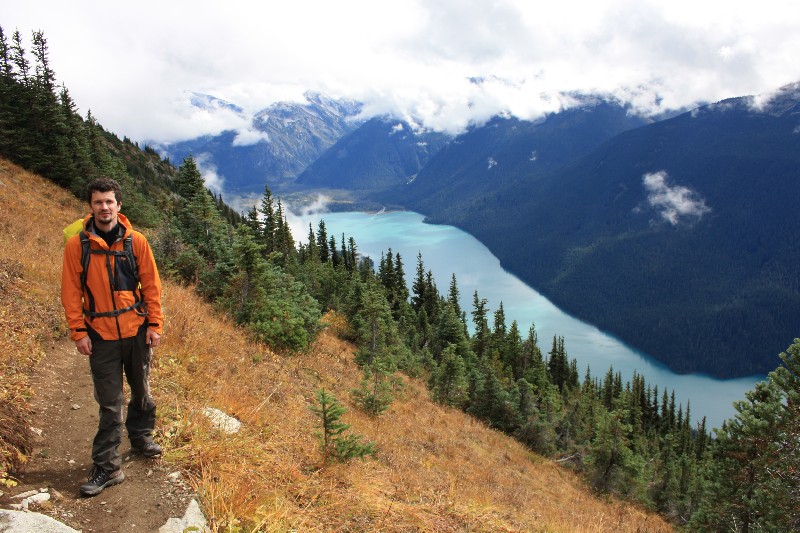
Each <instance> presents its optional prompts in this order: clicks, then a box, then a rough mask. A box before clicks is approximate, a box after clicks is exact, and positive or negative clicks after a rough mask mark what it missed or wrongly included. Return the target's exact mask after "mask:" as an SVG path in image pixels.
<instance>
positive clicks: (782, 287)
mask: <svg viewBox="0 0 800 533" xmlns="http://www.w3.org/2000/svg"><path fill="white" fill-rule="evenodd" d="M798 105H799V104H798V87H797V85H794V86H789V87H785V88H784V89H782V90H781V91H780V92H778V93H777V94H776V95H775V96H774V97H773V98H772V99H770V100H769V101H768V102H766V103H765V104H763V105H762V106H761V107H756V106H755V102H754V101H753V99H751V98H736V99H730V100H726V101H723V102H719V103H717V104H713V105H708V106H704V107H701V108H698V109H697V110H695V111H693V112H690V113H685V114H683V115H680V116H678V117H674V118H672V119H668V120H665V121H661V122H658V123H655V124H652V125H648V126H645V127H642V128H638V129H636V130H632V131H628V132H625V133H622V134H620V135H618V136H617V137H615V138H613V139H612V140H610V141H608V142H607V143H606V144H604V145H603V146H602V147H601V148H600V149H598V150H597V151H595V152H594V153H592V154H590V155H588V156H586V157H584V158H582V159H580V160H578V161H576V162H574V163H572V164H570V165H568V166H565V167H563V168H561V169H558V170H556V171H554V172H551V173H550V174H548V175H547V176H545V177H542V178H540V179H538V180H536V181H533V182H521V181H520V182H517V183H513V184H510V185H508V186H507V187H505V188H501V189H500V190H497V191H495V192H494V193H492V194H490V195H488V196H482V197H480V198H476V199H475V200H474V201H473V202H472V203H470V204H467V205H465V206H462V207H460V208H458V209H456V210H453V209H452V208H450V207H448V206H441V210H440V209H439V208H434V207H430V210H429V211H427V213H426V214H429V215H430V218H431V219H433V220H436V221H438V222H447V223H452V224H455V225H458V226H460V227H462V228H464V229H466V230H467V231H469V232H470V233H472V234H474V235H475V236H476V237H478V238H479V239H480V240H481V241H483V242H484V243H486V244H487V245H488V246H489V248H490V249H492V250H493V252H494V253H495V254H496V255H497V256H498V257H500V259H501V261H502V263H503V265H504V266H505V267H506V268H508V269H509V270H511V271H512V272H514V273H516V274H518V275H519V276H520V277H521V278H522V279H524V280H526V281H527V282H529V283H531V284H532V285H533V286H534V287H536V288H537V289H539V290H541V291H542V292H543V293H545V294H546V295H547V296H548V297H549V298H551V299H552V300H553V301H554V302H555V303H556V304H557V305H559V306H560V307H562V308H564V309H566V310H568V311H570V312H572V313H575V314H576V315H578V316H580V317H582V318H584V319H586V320H589V321H590V322H592V323H594V324H597V325H598V326H600V327H601V328H603V329H607V330H609V331H611V332H612V333H614V334H616V335H618V336H620V337H621V338H622V339H624V340H625V341H626V342H629V343H631V344H632V345H634V346H636V347H638V348H640V349H642V350H643V351H645V352H647V353H649V354H651V355H653V356H655V357H656V358H658V359H660V360H661V361H663V362H665V363H666V364H667V365H668V366H669V367H670V368H672V369H673V370H675V371H678V372H693V371H699V372H706V373H709V374H711V375H715V376H719V377H735V376H742V375H750V374H758V373H765V372H767V371H769V369H770V368H772V367H773V366H774V364H775V360H774V359H773V358H771V357H765V355H766V356H769V355H770V354H775V353H778V351H779V350H780V341H779V339H780V338H786V337H787V336H788V337H791V336H793V335H796V334H797V331H799V330H800V319H798V315H797V313H796V310H797V309H798V308H800V271H799V270H798V269H797V268H796V265H797V264H798V260H800V219H798V217H797V216H795V211H796V206H797V205H798V201H800V184H798V179H800V113H798ZM442 212H444V213H446V215H445V216H442V215H441V213H442Z"/></svg>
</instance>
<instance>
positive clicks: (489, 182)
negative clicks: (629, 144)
mask: <svg viewBox="0 0 800 533" xmlns="http://www.w3.org/2000/svg"><path fill="white" fill-rule="evenodd" d="M579 99H580V100H581V102H582V104H581V105H580V106H577V107H574V108H570V109H567V110H564V111H562V112H559V113H554V114H551V115H548V116H547V117H545V118H544V119H542V120H539V121H536V122H531V121H524V120H519V119H516V118H503V117H497V118H494V119H493V120H491V121H489V122H488V123H487V124H486V125H483V126H480V127H475V128H473V129H471V130H470V131H468V132H466V133H464V134H462V135H460V136H458V137H457V138H456V139H455V140H454V141H453V142H451V143H450V144H449V145H447V146H446V147H445V148H443V149H442V150H441V151H440V152H439V153H438V154H436V156H434V157H433V158H432V159H431V161H430V162H429V163H428V165H426V166H425V167H424V168H423V169H422V170H421V171H420V173H419V175H418V176H417V178H416V179H415V180H414V181H413V183H410V184H409V185H408V186H406V187H403V188H400V189H397V190H392V191H390V192H388V193H387V194H384V195H382V197H383V199H384V200H386V201H387V202H388V201H395V202H399V203H401V204H403V205H406V206H408V207H410V208H412V209H415V210H418V211H420V212H423V213H426V214H428V215H429V216H430V217H431V218H432V219H445V218H447V217H449V216H450V213H455V212H458V211H459V210H460V209H461V207H463V205H465V204H466V203H469V202H470V201H471V200H472V199H474V198H480V197H481V196H482V195H484V194H487V193H491V192H493V191H495V190H497V189H498V188H499V187H502V186H504V185H507V184H509V183H512V182H514V181H516V180H523V181H530V180H532V179H536V177H537V176H541V175H543V174H544V173H546V172H548V171H552V170H553V169H557V168H559V167H561V166H563V165H565V164H566V163H569V162H570V161H573V160H575V159H577V158H578V157H581V156H583V155H586V154H588V153H589V152H591V151H592V150H594V149H595V148H597V147H598V146H600V144H602V143H603V142H605V141H607V140H608V139H610V138H611V137H613V136H614V135H616V134H618V133H621V132H623V131H626V130H630V129H633V128H637V127H640V126H642V125H644V124H646V123H647V120H646V119H645V118H643V117H640V116H637V115H634V114H632V113H631V112H630V110H629V109H628V108H626V107H625V106H623V105H621V104H620V103H618V102H614V101H608V100H603V99H599V98H595V97H588V96H584V97H579Z"/></svg>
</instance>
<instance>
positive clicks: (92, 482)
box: [81, 466, 125, 496]
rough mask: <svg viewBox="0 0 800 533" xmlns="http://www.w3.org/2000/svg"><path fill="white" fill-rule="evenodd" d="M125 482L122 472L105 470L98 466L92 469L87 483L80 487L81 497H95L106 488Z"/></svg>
mask: <svg viewBox="0 0 800 533" xmlns="http://www.w3.org/2000/svg"><path fill="white" fill-rule="evenodd" d="M123 481H125V474H124V473H123V472H122V470H105V469H103V468H100V467H99V466H95V467H94V468H92V473H91V474H90V475H89V481H88V482H86V483H84V484H83V485H81V494H82V495H83V496H97V495H98V494H100V493H101V492H103V489H105V488H106V487H111V486H113V485H119V484H120V483H122V482H123Z"/></svg>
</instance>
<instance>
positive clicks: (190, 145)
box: [161, 92, 361, 194]
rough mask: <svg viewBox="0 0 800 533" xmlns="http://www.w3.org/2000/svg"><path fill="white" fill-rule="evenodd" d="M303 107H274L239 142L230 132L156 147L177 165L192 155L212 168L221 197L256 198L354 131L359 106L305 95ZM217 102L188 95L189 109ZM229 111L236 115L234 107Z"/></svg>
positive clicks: (256, 119)
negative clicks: (221, 187) (219, 180)
mask: <svg viewBox="0 0 800 533" xmlns="http://www.w3.org/2000/svg"><path fill="white" fill-rule="evenodd" d="M305 98H306V102H304V103H294V102H278V103H275V104H273V105H271V106H270V107H268V108H267V109H264V110H263V111H260V112H258V113H257V114H256V115H255V116H254V117H253V119H252V131H251V132H248V136H250V137H252V139H249V140H247V139H245V138H244V137H242V136H241V135H240V134H239V133H237V132H235V131H226V132H223V133H221V134H219V135H215V136H204V137H199V138H196V139H191V140H188V141H183V142H179V143H175V144H172V145H169V146H162V147H161V149H162V151H164V152H166V154H167V155H168V156H169V158H170V159H171V160H173V161H175V162H176V163H177V164H180V162H181V161H182V160H183V158H185V157H186V156H188V155H189V154H192V155H194V157H195V158H196V159H197V160H198V162H199V163H200V164H201V166H206V167H213V168H214V169H215V171H216V173H217V174H218V175H219V176H221V177H222V178H223V179H224V190H225V193H226V194H238V193H247V192H254V193H262V192H263V191H264V185H265V184H267V183H268V184H270V186H271V187H279V186H280V185H282V184H285V183H287V182H291V181H293V180H294V179H295V178H296V177H297V176H298V175H300V173H302V172H303V170H305V168H306V167H307V166H308V165H309V164H311V163H312V162H313V161H315V160H316V159H317V158H318V157H319V156H320V155H322V153H324V152H325V150H327V149H328V148H329V147H330V146H332V145H333V144H334V143H335V142H336V141H337V140H339V139H340V138H341V137H342V136H343V135H345V134H347V133H349V132H351V131H353V130H354V129H355V128H357V127H358V125H359V122H357V121H356V120H355V117H356V116H357V115H358V113H359V111H360V108H361V106H360V104H358V103H357V102H354V101H352V100H347V99H332V98H329V97H326V96H324V95H322V94H319V93H313V92H307V93H306V94H305ZM220 102H222V101H220V100H219V99H215V98H213V97H208V96H205V95H194V96H193V98H192V103H193V105H197V106H209V105H211V106H214V107H216V108H219V107H220ZM226 108H227V109H230V110H239V112H241V109H240V108H238V107H237V106H235V105H234V104H228V106H226Z"/></svg>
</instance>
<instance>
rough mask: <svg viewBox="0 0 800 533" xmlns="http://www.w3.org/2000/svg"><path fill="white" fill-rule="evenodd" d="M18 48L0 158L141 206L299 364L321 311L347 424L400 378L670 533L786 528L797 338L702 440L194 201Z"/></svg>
mask: <svg viewBox="0 0 800 533" xmlns="http://www.w3.org/2000/svg"><path fill="white" fill-rule="evenodd" d="M33 35H34V39H33V42H34V56H35V58H36V61H35V65H34V67H33V69H32V67H31V65H30V64H29V63H28V62H27V59H26V54H25V52H24V49H23V48H22V41H21V37H20V35H19V32H15V33H14V36H13V38H12V42H11V44H8V42H7V39H6V37H5V35H4V34H3V33H2V29H1V28H0V62H2V65H0V69H2V71H1V72H0V97H1V98H0V151H1V152H0V153H2V155H4V156H6V157H9V158H10V159H12V160H13V161H15V162H17V163H18V164H20V165H21V166H23V167H25V168H28V169H30V170H32V171H35V172H38V173H40V174H42V175H43V176H45V177H47V178H49V179H51V180H53V181H55V182H56V183H58V184H60V185H62V186H64V187H67V188H69V189H71V190H73V191H74V192H75V193H76V194H79V195H81V196H82V194H83V191H82V188H83V186H84V185H85V182H86V180H87V179H91V177H94V176H97V175H110V176H112V177H115V178H117V179H119V180H120V181H121V182H122V183H123V184H124V186H125V187H126V189H131V195H132V197H133V200H134V201H133V202H131V203H133V205H134V207H135V206H136V205H139V209H134V211H133V212H132V213H131V218H132V219H133V220H134V222H141V221H145V220H146V221H149V222H151V223H152V222H153V221H155V222H156V224H157V228H155V232H154V238H153V240H152V242H153V248H154V252H155V253H156V255H157V260H158V262H159V264H160V265H161V268H162V270H163V272H164V275H165V276H168V277H170V278H172V279H174V280H175V281H177V282H180V283H185V284H188V285H191V286H194V287H195V288H196V290H197V291H198V292H199V293H200V294H201V295H203V296H204V297H205V298H206V299H207V300H208V301H209V302H211V303H212V304H213V305H214V306H215V307H217V308H218V309H219V310H220V311H222V312H225V313H227V314H228V315H230V316H231V317H232V318H233V319H234V320H235V321H236V322H237V323H238V324H240V325H241V326H242V327H243V328H245V329H246V330H248V331H249V332H250V333H251V334H252V335H253V336H254V338H256V339H258V340H260V341H263V342H267V343H270V344H271V345H273V346H275V347H276V348H282V349H285V350H287V351H292V350H303V349H305V348H306V347H308V346H309V344H310V343H312V342H313V340H314V338H315V336H316V335H317V333H318V332H319V328H320V327H321V326H320V324H321V317H322V314H323V313H324V312H327V311H331V310H332V311H336V312H338V313H340V314H342V315H344V316H346V317H347V324H348V327H347V329H346V332H345V336H346V337H347V338H348V339H349V340H351V341H353V342H354V344H355V345H356V346H357V353H356V361H357V362H358V364H359V365H360V367H361V369H362V371H363V376H362V380H361V384H360V386H359V387H358V388H357V389H355V390H353V391H352V399H353V402H354V403H355V404H356V405H357V406H358V408H360V409H363V410H364V411H365V412H367V413H370V414H371V415H373V416H391V414H390V411H389V410H390V408H391V403H392V401H393V400H394V398H395V397H396V395H397V394H398V392H399V388H400V387H401V385H400V383H401V382H400V380H398V379H397V373H398V372H402V373H405V374H407V375H409V376H412V377H415V378H417V379H422V380H425V382H427V384H428V386H429V388H430V391H431V395H432V397H433V398H434V400H435V401H437V402H439V403H441V404H443V405H447V406H451V407H452V408H457V409H461V410H463V411H465V412H466V413H469V414H470V415H472V416H474V417H475V418H477V419H479V420H481V421H483V422H484V423H486V424H487V425H489V426H491V427H493V428H496V429H497V430H499V431H502V432H504V433H507V434H509V435H511V436H513V437H515V438H516V439H518V440H519V441H520V442H522V443H524V444H525V445H526V446H528V447H529V448H530V449H531V450H533V451H535V452H537V453H539V454H541V455H543V456H546V457H550V458H552V459H554V460H556V461H558V462H560V463H561V464H563V465H565V466H567V467H570V468H573V469H574V470H576V471H577V472H579V473H581V475H583V476H584V478H585V479H586V481H587V483H589V485H590V486H591V487H592V488H593V489H594V490H597V491H599V492H602V493H609V494H614V495H617V496H620V497H623V498H626V499H629V500H632V501H636V502H638V503H640V504H643V505H645V506H647V507H649V508H651V509H654V510H656V511H658V512H660V513H662V514H663V515H665V516H667V517H669V518H670V519H671V520H673V521H674V522H675V523H676V524H683V525H687V526H688V527H690V528H691V529H692V530H701V531H718V530H732V531H748V532H749V531H755V530H770V531H771V530H776V531H777V530H793V529H795V530H796V529H798V528H800V490H799V489H798V487H800V479H798V477H799V476H800V464H798V463H799V462H800V453H798V452H800V449H798V448H800V423H799V422H798V421H800V339H798V340H795V344H793V345H792V346H790V347H789V349H788V350H787V351H786V352H785V353H784V354H781V357H782V360H783V365H782V366H780V367H779V368H778V369H776V370H775V371H774V372H772V373H771V374H770V375H769V376H768V378H767V380H766V381H764V382H763V383H760V384H759V385H758V386H757V387H756V388H755V389H754V390H753V391H750V392H749V393H748V394H747V395H746V398H745V399H744V400H742V401H740V402H737V404H736V409H737V414H736V416H735V417H734V418H732V419H731V420H729V421H726V422H725V423H724V424H723V426H722V428H718V429H716V430H714V431H713V432H709V428H706V424H705V420H704V419H702V420H700V421H699V422H698V423H696V422H694V421H693V420H692V417H691V412H690V405H689V404H688V403H687V404H686V405H683V404H681V403H679V402H678V401H677V399H676V398H675V394H674V392H673V391H668V390H666V389H659V388H658V387H657V386H653V385H651V384H649V383H647V382H646V379H645V377H644V376H641V375H638V374H635V375H634V376H633V378H632V379H631V380H630V381H627V382H623V380H622V377H621V374H620V372H618V371H615V370H614V369H613V368H609V369H607V370H605V372H604V373H603V374H602V377H601V376H600V375H594V374H592V372H591V371H590V369H589V368H586V369H585V370H581V369H579V368H578V367H577V362H576V361H575V360H574V359H570V357H569V354H568V351H567V344H568V340H567V339H564V338H563V337H560V336H558V335H556V336H554V337H553V339H552V340H547V341H546V342H547V344H548V346H549V349H548V348H543V347H542V344H541V343H540V339H539V338H538V334H537V331H536V328H535V325H533V324H531V325H529V326H528V329H527V331H524V330H523V329H522V328H521V326H520V324H518V323H517V322H516V321H511V323H510V324H509V323H508V320H507V319H506V316H505V312H504V309H503V304H502V302H500V303H498V304H497V307H496V309H494V310H492V309H490V307H489V302H488V301H487V300H485V299H483V298H481V297H480V295H479V294H478V292H477V291H476V292H475V293H474V294H473V304H472V308H471V309H462V308H461V307H460V304H459V301H460V294H459V289H458V283H457V280H456V278H455V276H452V278H451V282H450V284H449V286H448V287H447V288H446V290H444V291H440V289H439V288H438V287H437V286H436V284H435V282H434V278H433V274H432V272H431V271H430V270H427V269H426V268H425V265H424V261H423V258H422V256H421V255H418V256H417V258H416V265H415V272H414V276H412V279H413V281H412V283H411V284H410V287H409V286H408V285H407V284H406V281H405V280H406V266H405V263H404V260H403V258H402V257H401V256H400V254H397V253H393V252H392V250H391V249H389V250H387V251H386V252H385V253H384V254H382V256H381V257H380V258H379V259H378V260H377V262H376V261H374V260H373V259H371V258H369V257H365V256H363V255H362V254H360V253H359V251H358V246H357V243H356V242H355V240H354V239H353V238H346V236H345V235H342V236H341V238H337V236H336V235H334V234H332V233H329V230H328V228H327V227H326V225H325V222H324V221H320V222H319V224H318V226H317V227H316V228H314V227H313V226H309V228H308V238H307V240H306V242H304V243H301V244H298V243H297V242H296V241H295V240H294V237H293V236H292V233H291V231H290V229H289V225H288V223H287V220H286V211H285V207H284V206H283V205H282V203H281V201H280V199H276V198H274V197H273V196H272V193H271V191H270V190H269V188H268V187H267V188H265V191H264V195H263V197H262V200H261V203H260V205H258V206H253V208H252V209H251V210H250V211H249V212H248V213H242V214H236V213H234V212H233V211H232V210H231V209H230V208H229V207H228V206H226V205H225V203H224V202H223V201H222V198H221V197H217V196H214V195H213V194H211V193H210V192H209V191H208V189H206V188H205V186H204V183H203V178H202V175H201V173H200V171H199V169H198V168H197V164H196V162H195V160H194V159H193V158H192V157H191V156H190V157H187V158H186V159H184V161H183V162H182V164H181V165H180V167H179V168H177V169H175V168H174V167H172V166H171V164H170V163H169V161H166V160H159V159H158V156H157V154H155V152H154V151H153V150H152V149H149V148H148V147H145V149H144V150H139V149H138V146H135V145H134V144H132V143H130V141H128V140H127V139H125V140H122V141H120V140H119V139H118V138H116V136H114V135H113V134H109V133H107V132H105V131H104V130H103V129H102V127H101V126H100V125H99V124H97V123H96V121H94V120H93V119H91V115H87V119H86V120H84V119H81V118H80V117H79V116H78V115H77V111H76V110H75V107H74V103H71V100H70V99H69V98H68V92H67V91H66V88H65V87H61V88H60V89H58V88H57V86H56V84H55V81H54V78H55V76H54V74H53V72H52V70H51V69H50V67H49V65H48V61H47V47H46V41H45V40H44V37H43V36H42V35H41V32H34V34H33ZM34 104H35V105H34ZM67 118H70V119H71V121H72V122H70V123H69V124H71V126H66V124H67V123H68V121H67ZM93 136H96V137H93ZM92 139H95V140H97V142H95V143H93V142H92ZM142 162H147V164H144V163H142ZM156 162H157V163H158V164H155V163H156ZM154 168H155V169H157V170H153V169H154ZM126 193H127V190H126ZM126 198H127V196H126ZM137 200H138V201H139V202H140V203H139V204H137ZM128 205H129V204H128V202H126V207H127V206H128ZM151 212H155V213H156V214H155V215H152V213H151ZM468 317H469V318H468ZM469 321H471V324H472V330H473V333H470V332H469V328H468V324H469Z"/></svg>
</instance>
